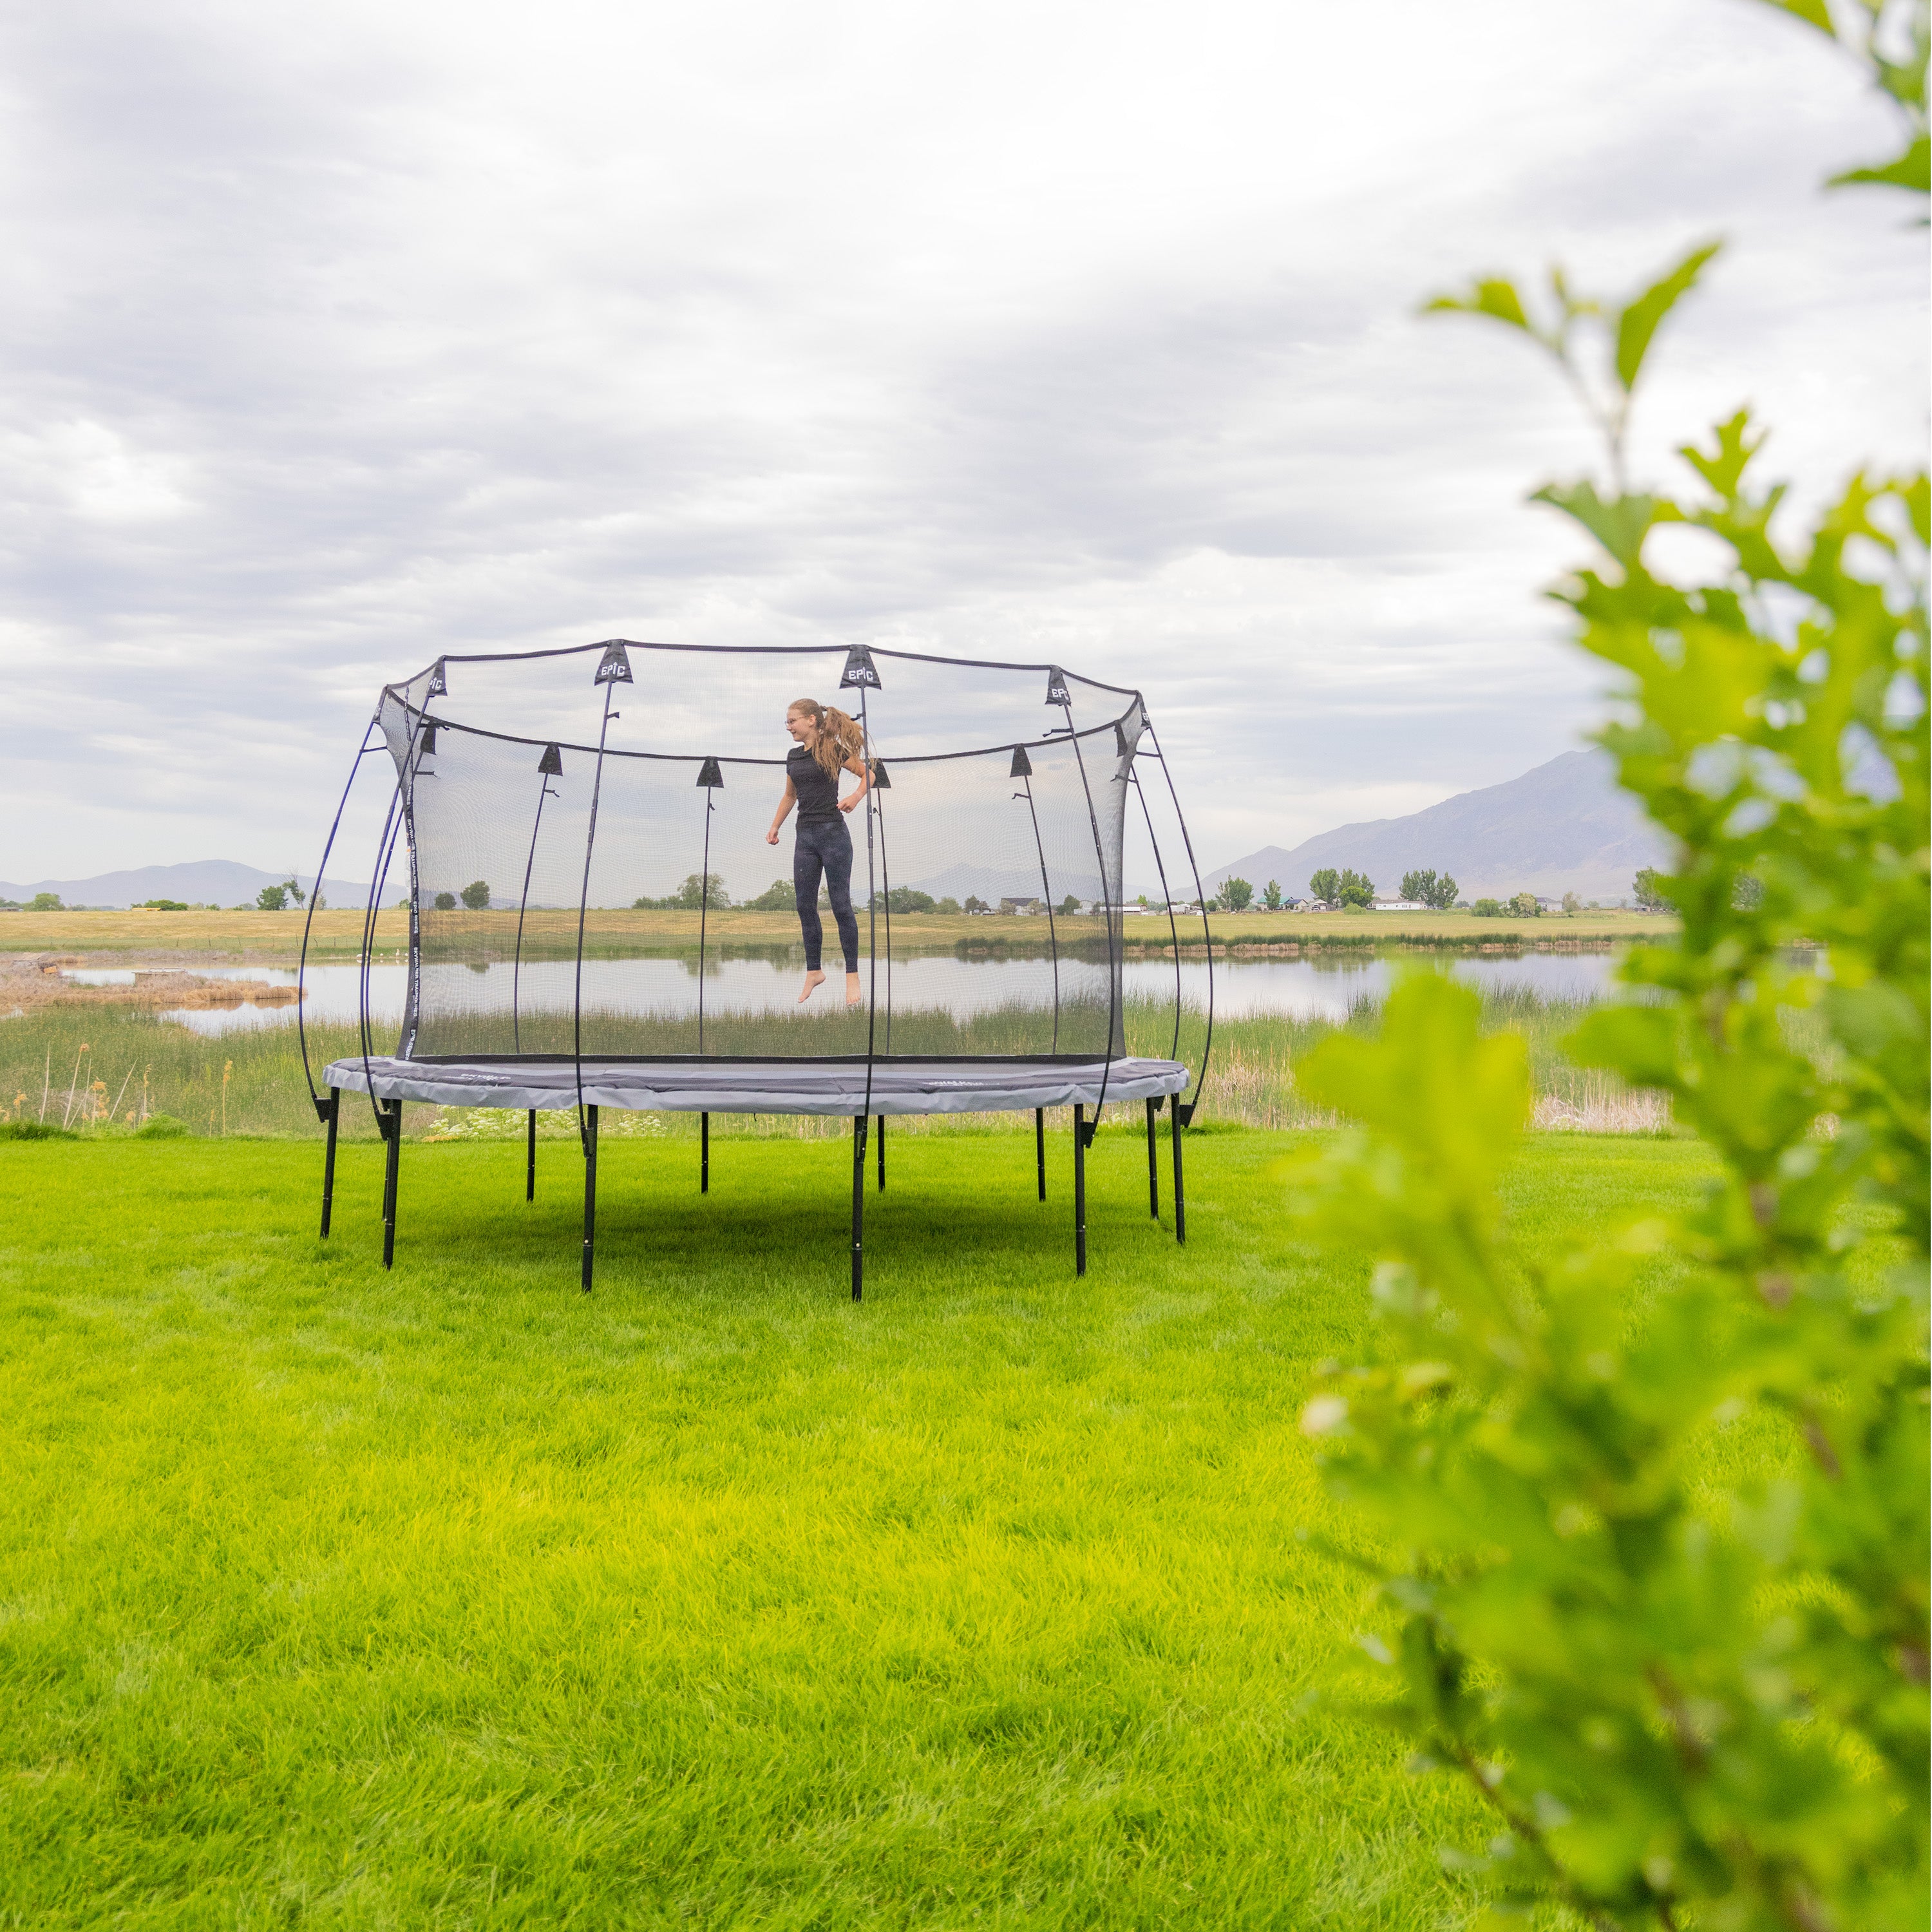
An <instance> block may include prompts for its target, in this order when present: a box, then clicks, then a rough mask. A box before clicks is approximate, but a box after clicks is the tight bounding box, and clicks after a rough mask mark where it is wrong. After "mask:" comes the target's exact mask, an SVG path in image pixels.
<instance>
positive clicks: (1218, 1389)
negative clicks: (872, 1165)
mask: <svg viewBox="0 0 1932 1932" xmlns="http://www.w3.org/2000/svg"><path fill="white" fill-rule="evenodd" d="M1291 1140H1292V1137H1291V1136H1286V1135H1279V1134H1266V1133H1245V1132H1243V1133H1235V1132H1227V1133H1202V1134H1200V1135H1198V1136H1190V1139H1189V1142H1188V1152H1189V1181H1190V1189H1189V1194H1190V1200H1189V1236H1190V1238H1189V1241H1188V1244H1187V1247H1186V1248H1185V1249H1177V1247H1176V1246H1175V1243H1174V1241H1173V1240H1172V1234H1171V1226H1172V1223H1171V1221H1169V1220H1168V1219H1167V1217H1166V1208H1167V1207H1168V1202H1167V1199H1166V1184H1167V1179H1168V1175H1167V1172H1166V1165H1165V1159H1164V1158H1163V1176H1162V1179H1163V1226H1160V1227H1157V1226H1155V1225H1154V1223H1151V1222H1150V1220H1149V1219H1148V1213H1147V1201H1146V1193H1145V1187H1146V1166H1145V1154H1144V1151H1143V1146H1144V1144H1143V1143H1142V1142H1141V1140H1140V1139H1139V1137H1138V1136H1137V1135H1136V1134H1135V1133H1133V1131H1132V1130H1124V1131H1114V1130H1109V1132H1108V1133H1103V1136H1102V1137H1101V1140H1100V1144H1099V1145H1098V1146H1097V1148H1096V1151H1095V1153H1094V1157H1093V1160H1092V1162H1091V1168H1090V1175H1091V1206H1090V1223H1091V1230H1092V1241H1093V1262H1092V1266H1091V1272H1090V1273H1089V1274H1088V1276H1087V1277H1086V1279H1085V1280H1083V1281H1076V1280H1075V1278H1074V1276H1073V1258H1072V1244H1071V1239H1070V1201H1069V1197H1070V1189H1071V1177H1070V1172H1069V1168H1070V1162H1069V1157H1068V1154H1067V1145H1066V1137H1065V1136H1064V1134H1063V1135H1062V1136H1061V1137H1060V1141H1059V1143H1058V1145H1057V1146H1056V1147H1055V1151H1054V1164H1053V1167H1052V1172H1051V1175H1050V1193H1051V1197H1052V1198H1051V1199H1050V1200H1049V1203H1048V1205H1046V1206H1045V1207H1041V1206H1040V1205H1038V1204H1037V1202H1036V1201H1035V1200H1034V1180H1033V1144H1032V1137H1031V1133H998V1132H989V1133H985V1134H981V1135H963V1136H923V1137H921V1136H899V1137H895V1139H893V1141H892V1143H891V1167H890V1170H889V1187H888V1190H887V1192H886V1194H885V1195H884V1196H883V1198H881V1197H880V1196H877V1195H876V1194H874V1195H872V1196H871V1198H870V1200H869V1202H868V1208H869V1220H868V1241H867V1259H868V1293H867V1298H866V1300H865V1302H864V1304H862V1306H860V1307H854V1306H853V1304H852V1303H851V1301H850V1299H849V1298H848V1294H847V1267H846V1258H845V1246H844V1244H845V1240H846V1229H847V1211H848V1207H849V1193H848V1185H849V1175H850V1164H849V1163H850V1157H849V1153H848V1151H847V1148H845V1147H844V1146H843V1145H841V1144H840V1143H838V1142H779V1141H769V1140H764V1141H754V1140H751V1139H745V1140H738V1139H730V1138H728V1137H724V1136H720V1137H719V1138H718V1139H717V1140H716V1141H715V1142H714V1146H713V1152H712V1192H711V1193H710V1194H709V1196H708V1197H702V1198H701V1197H700V1196H699V1195H698V1193H697V1187H696V1178H697V1177H696V1172H695V1152H696V1150H695V1148H694V1147H693V1146H692V1145H691V1143H689V1142H677V1141H672V1142H664V1141H657V1142H649V1141H634V1142H622V1141H607V1142H606V1143H605V1145H604V1149H603V1151H602V1157H601V1160H600V1176H601V1203H600V1206H601V1214H600V1222H599V1254H600V1265H599V1275H598V1293H597V1294H596V1295H595V1296H593V1297H591V1298H585V1297H583V1296H582V1295H579V1294H578V1293H577V1287H576V1275H577V1237H578V1226H577V1223H578V1217H579V1215H580V1199H581V1197H580V1191H579V1190H580V1175H581V1167H580V1163H579V1161H578V1160H577V1155H576V1151H575V1149H574V1147H573V1146H570V1145H564V1146H561V1147H559V1146H557V1145H545V1146H544V1148H542V1149H541V1160H542V1162H543V1172H542V1174H541V1178H540V1181H539V1187H538V1201H537V1202H536V1204H535V1206H534V1207H526V1205H524V1202H523V1198H522V1194H523V1188H522V1158H523V1156H522V1150H521V1148H520V1146H517V1145H514V1144H511V1145H487V1144H486V1145H432V1146H419V1145H410V1146H408V1147H407V1148H405V1149H404V1157H403V1159H404V1166H403V1178H402V1207H401V1217H400V1238H399V1242H398V1256H397V1265H396V1268H395V1272H394V1273H393V1274H384V1272H383V1269H382V1267H381V1265H380V1227H379V1226H378V1222H377V1217H378V1212H379V1209H378V1202H379V1198H380V1153H379V1151H377V1149H376V1148H374V1147H371V1146H365V1145H355V1146H353V1147H348V1148H345V1149H344V1154H343V1157H342V1166H341V1173H340V1175H339V1178H338V1194H337V1203H336V1232H335V1235H334V1237H333V1238H332V1239H331V1240H330V1241H329V1242H327V1243H326V1244H325V1243H323V1242H321V1241H318V1240H317V1236H316V1207H317V1194H318V1183H319V1179H320V1156H319V1153H318V1151H317V1150H316V1149H315V1148H312V1147H309V1146H305V1145H290V1144H286V1143H275V1142H206V1141H188V1142H162V1143H159V1144H141V1143H136V1142H118V1143H115V1142H107V1143H82V1144H64V1143H63V1144H32V1145H5V1146H0V1473H4V1484H0V1926H5V1927H55V1926H78V1925H96V1924H103V1925H104V1924H113V1925H114V1926H116V1927H163V1926H166V1927H254V1926H266V1925H269V1924H277V1925H301V1926H318V1927H321V1926H326V1927H352V1926H353V1927H386V1926H396V1927H416V1926H438V1927H459V1926H472V1925H474V1926H513V1925H514V1926H523V1925H528V1926H545V1927H550V1926H583V1927H603V1926H633V1925H634V1926H658V1925H666V1926H668V1925H672V1924H677V1925H703V1926H724V1925H730V1926H740V1925H743V1926H758V1927H808V1926H809V1927H843V1926H854V1927H856V1926H861V1925H864V1926H874V1925H886V1926H892V1925H912V1924H917V1925H932V1926H963V1925H966V1924H979V1925H988V1926H1028V1927H1031V1926H1055V1927H1058V1926H1096V1927H1101V1926H1105V1927H1135V1926H1156V1925H1190V1926H1192V1925H1199V1926H1204V1927H1205V1926H1213V1927H1246V1926H1270V1927H1310V1926H1337V1927H1341V1926H1349V1927H1355V1926H1364V1927H1368V1926H1373V1927H1439V1926H1453V1925H1457V1924H1462V1923H1463V1922H1464V1921H1466V1919H1467V1918H1469V1917H1470V1916H1472V1915H1473V1913H1474V1912H1475V1909H1476V1908H1477V1906H1478V1903H1479V1900H1478V1898H1477V1897H1476V1895H1475V1894H1474V1893H1473V1892H1472V1891H1471V1890H1470V1889H1469V1885H1468V1883H1467V1882H1466V1881H1464V1880H1463V1879H1452V1878H1450V1877H1448V1876H1445V1875H1444V1873H1443V1871H1442V1867H1441V1865H1440V1864H1439V1859H1438V1847H1439V1846H1440V1845H1442V1843H1445V1842H1447V1841H1455V1842H1458V1843H1463V1844H1465V1845H1470V1844H1475V1843H1480V1842H1481V1840H1482V1838H1484V1837H1486V1836H1487V1829H1488V1828H1487V1826H1486V1825H1485V1824H1484V1821H1483V1820H1482V1819H1481V1817H1479V1816H1478V1812H1477V1808H1475V1806H1474V1805H1472V1803H1471V1802H1469V1800H1468V1799H1466V1798H1465V1797H1464V1796H1463V1794H1462V1793H1460V1792H1459V1791H1458V1790H1457V1788H1456V1787H1454V1786H1452V1785H1451V1784H1448V1782H1446V1781H1443V1780H1441V1779H1418V1778H1412V1777H1411V1776H1409V1775H1407V1774H1406V1773H1405V1772H1404V1771H1403V1769H1402V1757H1403V1751H1402V1748H1401V1747H1400V1745H1398V1744H1397V1742H1395V1741H1394V1740H1393V1739H1391V1738H1389V1737H1387V1736H1384V1735H1382V1733H1379V1731H1377V1730H1375V1729H1374V1728H1373V1727H1370V1726H1367V1725H1364V1724H1360V1723H1358V1722H1355V1721H1351V1720H1349V1719H1347V1718H1344V1717H1343V1716H1340V1715H1336V1714H1335V1713H1334V1712H1331V1711H1330V1710H1328V1709H1325V1707H1324V1706H1323V1705H1322V1703H1320V1702H1319V1700H1316V1699H1314V1698H1312V1697H1311V1696H1310V1691H1311V1688H1312V1680H1313V1676H1314V1673H1315V1672H1316V1667H1317V1666H1318V1664H1319V1662H1320V1661H1321V1660H1322V1658H1325V1656H1327V1655H1330V1654H1331V1652H1332V1651H1333V1650H1334V1647H1335V1646H1338V1645H1346V1644H1347V1643H1349V1642H1350V1641H1351V1639H1352V1634H1353V1633H1354V1632H1355V1631H1357V1630H1358V1629H1359V1628H1361V1627H1362V1626H1363V1625H1364V1621H1365V1615H1366V1613H1365V1610H1364V1598H1363V1594H1362V1589H1361V1585H1360V1583H1359V1582H1358V1580H1357V1579H1356V1578H1355V1576H1353V1575H1352V1574H1351V1573H1349V1571H1347V1570H1346V1568H1344V1567H1343V1565H1340V1563H1338V1562H1336V1561H1335V1560H1334V1559H1332V1558H1331V1557H1328V1556H1324V1555H1322V1554H1321V1553H1319V1550H1317V1549H1316V1547H1313V1545H1312V1544H1311V1543H1310V1541H1308V1540H1307V1535H1306V1534H1305V1533H1307V1532H1314V1533H1315V1534H1316V1535H1317V1536H1318V1537H1319V1536H1328V1537H1339V1538H1342V1539H1343V1540H1344V1541H1346V1538H1347V1536H1348V1535H1349V1531H1348V1527H1347V1525H1346V1523H1345V1522H1343V1521H1341V1520H1339V1519H1338V1517H1337V1514H1336V1513H1335V1512H1334V1511H1333V1510H1332V1509H1331V1507H1330V1506H1329V1505H1328V1503H1327V1502H1326V1501H1325V1499H1324V1498H1323V1496H1322V1493H1321V1491H1320V1490H1319V1484H1318V1481H1317V1479H1316V1472H1315V1469H1314V1466H1313V1459H1312V1457H1311V1454H1310V1448H1309V1446H1308V1445H1307V1442H1306V1441H1305V1440H1304V1439H1303V1438H1302V1437H1301V1436H1300V1435H1299V1434H1298V1432H1297V1429H1296V1412H1297V1410H1298V1407H1299V1405H1300V1403H1301V1400H1302V1399H1303V1397H1304V1393H1305V1388H1306V1384H1307V1376H1308V1373H1309V1371H1310V1368H1311V1367H1312V1365H1313V1364H1314V1363H1316V1361H1319V1360H1321V1359H1322V1358H1325V1357H1328V1356H1331V1355H1338V1354H1341V1353H1343V1352H1346V1351H1348V1350H1349V1349H1351V1348H1352V1346H1353V1345H1354V1343H1355V1339H1356V1337H1358V1334H1359V1333H1360V1331H1361V1328H1362V1326H1363V1324H1364V1320H1365V1316H1366V1310H1367V1275H1368V1268H1367V1264H1366V1262H1364V1263H1362V1264H1361V1265H1355V1266H1348V1267H1341V1268H1337V1267H1334V1266H1331V1265H1325V1264H1323V1263H1322V1262H1319V1261H1317V1260H1316V1259H1314V1258H1313V1257H1312V1256H1309V1255H1308V1254H1307V1253H1304V1252H1302V1251H1301V1250H1298V1249H1297V1248H1296V1247H1295V1246H1294V1245H1293V1244H1292V1243H1291V1242H1290V1241H1289V1239H1288V1238H1287V1237H1286V1234H1285V1232H1284V1231H1283V1228H1282V1226H1281V1218H1280V1209H1279V1202H1280V1187H1279V1184H1278V1183H1277V1181H1275V1180H1274V1179H1273V1178H1271V1175H1270V1172H1269V1170H1270V1168H1271V1164H1272V1163H1274V1162H1275V1161H1276V1160H1278V1159H1279V1157H1280V1154H1282V1152H1283V1150H1284V1149H1285V1148H1286V1147H1287V1146H1288V1145H1290V1143H1291ZM1165 1154H1166V1148H1165V1145H1163V1157H1165ZM1702 1171H1703V1157H1702V1156H1701V1154H1700V1152H1699V1151H1698V1150H1697V1149H1696V1148H1694V1147H1691V1146H1690V1145H1686V1144H1684V1143H1680V1142H1659V1141H1635V1140H1613V1139H1584V1138H1580V1137H1575V1138H1571V1137H1564V1138H1556V1137H1552V1138H1547V1139H1541V1140H1539V1141H1538V1142H1535V1143H1534V1144H1533V1145H1532V1148H1531V1150H1530V1151H1529V1154H1528V1155H1527V1156H1526V1158H1525V1160H1524V1162H1523V1166H1522V1167H1521V1169H1520V1173H1519V1175H1518V1176H1517V1181H1516V1183H1515V1186H1514V1195H1515V1199H1516V1205H1517V1211H1518V1212H1519V1214H1520V1217H1521V1226H1522V1227H1523V1229H1524V1231H1525V1232H1526V1235H1527V1236H1528V1238H1529V1239H1530V1240H1531V1241H1532V1243H1534V1242H1535V1241H1537V1240H1539V1239H1547V1238H1549V1236H1550V1234H1551V1233H1552V1232H1553V1231H1554V1230H1556V1229H1558V1228H1559V1227H1562V1226H1568V1225H1570V1224H1571V1223H1575V1222H1577V1221H1579V1220H1586V1221H1587V1220H1593V1219H1599V1218H1601V1219H1604V1220H1608V1219H1609V1218H1611V1217H1615V1216H1616V1215H1618V1214H1621V1213H1622V1212H1625V1211H1633V1212H1634V1211H1639V1210H1641V1209H1642V1208H1646V1207H1648V1206H1651V1205H1655V1204H1656V1203H1658V1202H1661V1201H1666V1200H1673V1201H1674V1200H1680V1199H1683V1198H1685V1196H1687V1194H1688V1193H1689V1191H1690V1190H1691V1189H1692V1188H1693V1187H1694V1185H1695V1184H1696V1182H1697V1178H1698V1176H1699V1175H1700V1173H1701V1172H1702Z"/></svg>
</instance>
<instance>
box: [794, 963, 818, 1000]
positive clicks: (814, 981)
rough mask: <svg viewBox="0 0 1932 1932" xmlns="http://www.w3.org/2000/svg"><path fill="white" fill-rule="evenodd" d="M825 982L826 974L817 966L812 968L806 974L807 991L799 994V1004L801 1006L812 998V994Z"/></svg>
mask: <svg viewBox="0 0 1932 1932" xmlns="http://www.w3.org/2000/svg"><path fill="white" fill-rule="evenodd" d="M824 984H825V975H824V974H823V973H821V972H820V971H818V969H817V968H816V967H814V968H812V970H811V971H810V972H808V974H805V991H804V992H802V993H801V994H799V996H798V1003H799V1005H800V1006H803V1005H804V1004H805V1001H807V1000H808V999H810V998H811V996H812V995H813V994H814V993H815V992H817V990H818V989H819V988H820V987H821V986H823V985H824Z"/></svg>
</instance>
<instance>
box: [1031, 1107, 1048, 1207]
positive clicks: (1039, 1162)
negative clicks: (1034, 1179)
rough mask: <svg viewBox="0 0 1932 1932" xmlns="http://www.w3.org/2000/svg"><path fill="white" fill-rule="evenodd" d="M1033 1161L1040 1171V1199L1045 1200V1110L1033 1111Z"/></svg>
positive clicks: (1041, 1108)
mask: <svg viewBox="0 0 1932 1932" xmlns="http://www.w3.org/2000/svg"><path fill="white" fill-rule="evenodd" d="M1033 1159H1034V1166H1035V1167H1036V1168H1037V1169H1039V1171H1040V1199H1042V1200H1043V1201H1044V1200H1045V1199H1046V1109H1045V1108H1044V1107H1036V1108H1034V1110H1033Z"/></svg>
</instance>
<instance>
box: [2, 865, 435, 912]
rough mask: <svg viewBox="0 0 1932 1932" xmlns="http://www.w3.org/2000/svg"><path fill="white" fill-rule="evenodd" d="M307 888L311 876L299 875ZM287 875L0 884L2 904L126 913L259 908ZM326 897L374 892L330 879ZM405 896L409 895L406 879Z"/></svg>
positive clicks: (198, 872)
mask: <svg viewBox="0 0 1932 1932" xmlns="http://www.w3.org/2000/svg"><path fill="white" fill-rule="evenodd" d="M298 876H299V877H301V879H302V884H303V886H304V887H305V888H306V887H307V886H308V883H309V879H308V874H306V873H304V874H299V875H298ZM287 877H288V874H287V873H286V872H264V871H261V870H260V869H259V868H257V867H256V866H254V865H238V864H236V862H235V861H234V860H233V859H194V860H192V861H191V862H189V863H188V864H187V865H139V866H136V868H134V869H133V871H126V872H101V873H98V874H96V875H95V877H93V878H91V879H36V880H34V882H33V883H32V884H31V885H26V886H14V885H9V884H7V882H6V881H5V880H0V899H17V900H19V901H20V904H23V905H25V904H26V903H27V901H28V900H29V899H31V898H32V897H33V896H34V894H35V893H36V892H58V893H59V895H61V898H62V901H63V902H64V903H65V904H68V905H81V906H109V907H121V906H130V905H139V904H140V903H141V901H142V900H143V899H179V900H181V901H182V902H183V903H184V904H187V905H210V904H212V905H221V906H233V905H242V904H248V905H253V904H254V903H255V895H256V894H257V892H260V890H261V889H262V888H263V886H279V885H280V884H281V883H282V881H283V880H284V879H286V878H287ZM401 889H402V890H404V891H405V892H407V890H408V889H409V880H408V877H407V874H405V876H404V880H403V883H402V888H401ZM323 898H324V899H325V900H326V901H327V902H328V903H329V904H331V905H335V906H349V905H366V904H368V901H369V888H368V884H367V883H366V882H365V883H363V884H362V885H356V884H353V883H351V882H350V880H347V879H330V880H327V881H326V882H325V883H324V884H323Z"/></svg>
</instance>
